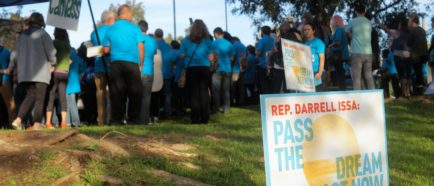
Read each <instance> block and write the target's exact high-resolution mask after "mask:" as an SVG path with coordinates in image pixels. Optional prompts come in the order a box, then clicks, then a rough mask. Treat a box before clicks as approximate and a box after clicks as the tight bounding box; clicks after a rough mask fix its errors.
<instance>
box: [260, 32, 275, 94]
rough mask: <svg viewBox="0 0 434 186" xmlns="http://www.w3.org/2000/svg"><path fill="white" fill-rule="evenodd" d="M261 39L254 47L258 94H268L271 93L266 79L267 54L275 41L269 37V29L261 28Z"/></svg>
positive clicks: (268, 81) (269, 83)
mask: <svg viewBox="0 0 434 186" xmlns="http://www.w3.org/2000/svg"><path fill="white" fill-rule="evenodd" d="M261 32H262V38H261V39H260V40H259V41H258V44H257V46H256V57H257V58H258V68H257V72H258V75H257V78H258V80H259V85H258V88H259V93H260V94H268V93H270V91H271V87H270V85H271V82H270V80H269V78H268V69H267V68H268V67H267V66H268V64H267V59H266V58H267V57H266V56H267V53H268V52H270V51H271V50H272V49H273V47H274V46H275V43H276V41H275V40H274V39H273V38H272V37H271V36H270V34H271V28H270V27H269V26H263V27H262V28H261Z"/></svg>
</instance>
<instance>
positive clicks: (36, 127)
mask: <svg viewBox="0 0 434 186" xmlns="http://www.w3.org/2000/svg"><path fill="white" fill-rule="evenodd" d="M44 128H45V127H44V125H42V124H41V123H34V124H33V126H32V127H31V129H30V130H42V129H44Z"/></svg>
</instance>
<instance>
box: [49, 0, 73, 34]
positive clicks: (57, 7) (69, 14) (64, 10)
mask: <svg viewBox="0 0 434 186" xmlns="http://www.w3.org/2000/svg"><path fill="white" fill-rule="evenodd" d="M80 9H81V0H51V1H50V7H49V9H48V16H47V25H51V26H54V27H59V28H63V29H67V30H75V31H76V30H77V28H78V19H79V18H80Z"/></svg>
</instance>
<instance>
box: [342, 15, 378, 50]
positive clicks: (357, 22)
mask: <svg viewBox="0 0 434 186" xmlns="http://www.w3.org/2000/svg"><path fill="white" fill-rule="evenodd" d="M345 31H346V32H351V37H352V39H351V53H353V54H372V46H371V34H372V24H371V22H370V21H369V20H368V19H366V18H365V17H357V18H355V19H353V20H351V21H350V22H349V23H348V25H347V27H346V28H345Z"/></svg>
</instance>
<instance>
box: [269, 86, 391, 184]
mask: <svg viewBox="0 0 434 186" xmlns="http://www.w3.org/2000/svg"><path fill="white" fill-rule="evenodd" d="M261 115H262V130H263V141H264V160H265V170H266V171H265V172H266V178H267V185H269V186H270V185H273V186H274V185H297V186H305V185H306V186H307V185H321V186H335V185H336V186H341V185H347V186H363V185H372V186H375V185H378V186H382V185H384V186H387V185H389V175H388V163H387V143H386V121H385V111H384V100H383V92H382V91H381V90H373V91H348V92H324V93H304V94H279V95H261Z"/></svg>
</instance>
